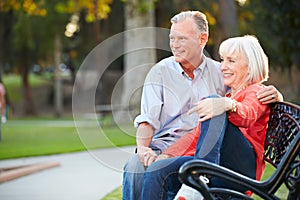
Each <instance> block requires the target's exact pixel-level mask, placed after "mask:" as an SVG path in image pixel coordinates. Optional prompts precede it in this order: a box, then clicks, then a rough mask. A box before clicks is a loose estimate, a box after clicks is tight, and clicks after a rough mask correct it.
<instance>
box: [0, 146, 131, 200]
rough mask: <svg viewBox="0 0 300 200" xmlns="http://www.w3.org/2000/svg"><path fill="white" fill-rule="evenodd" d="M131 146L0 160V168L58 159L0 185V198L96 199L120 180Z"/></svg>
mask: <svg viewBox="0 0 300 200" xmlns="http://www.w3.org/2000/svg"><path fill="white" fill-rule="evenodd" d="M133 152H134V147H124V148H112V149H102V150H92V151H89V152H88V151H85V152H76V153H70V154H58V155H51V156H38V157H28V158H20V159H10V160H2V161H0V168H1V167H12V166H16V165H27V164H34V163H39V162H49V161H58V162H59V163H60V166H58V167H54V168H51V169H46V170H43V171H40V172H36V173H33V174H30V175H27V176H23V177H21V178H17V179H14V180H11V181H7V182H4V183H1V184H0V199H1V200H100V199H101V198H102V197H104V196H105V195H106V194H107V193H109V192H111V191H112V190H114V189H115V188H117V187H118V186H120V185H121V183H122V167H123V165H124V163H125V162H126V160H127V158H128V157H129V156H131V155H132V153H133Z"/></svg>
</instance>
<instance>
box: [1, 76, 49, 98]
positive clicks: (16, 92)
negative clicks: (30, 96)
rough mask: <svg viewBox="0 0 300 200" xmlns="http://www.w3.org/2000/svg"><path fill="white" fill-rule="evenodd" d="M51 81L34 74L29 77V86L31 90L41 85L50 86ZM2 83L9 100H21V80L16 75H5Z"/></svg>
mask: <svg viewBox="0 0 300 200" xmlns="http://www.w3.org/2000/svg"><path fill="white" fill-rule="evenodd" d="M50 80H51V79H50V78H49V77H48V76H39V75H35V74H30V75H29V84H30V87H32V88H33V89H34V88H36V87H39V86H42V85H49V84H51V81H50ZM3 83H4V85H5V87H6V90H7V91H6V92H7V94H8V97H9V99H10V100H11V101H12V102H14V103H17V102H20V101H22V99H23V93H22V78H21V76H20V75H17V74H9V75H7V74H5V75H4V76H3Z"/></svg>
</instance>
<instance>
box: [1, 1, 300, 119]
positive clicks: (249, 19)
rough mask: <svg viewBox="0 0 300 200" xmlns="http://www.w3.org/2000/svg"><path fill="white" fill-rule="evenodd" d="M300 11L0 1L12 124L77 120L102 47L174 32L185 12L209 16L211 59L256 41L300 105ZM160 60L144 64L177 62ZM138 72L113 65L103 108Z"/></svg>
mask: <svg viewBox="0 0 300 200" xmlns="http://www.w3.org/2000/svg"><path fill="white" fill-rule="evenodd" d="M299 8H300V1H293V0H268V1H260V0H209V1H208V0H150V1H149V0H1V1H0V79H1V81H2V82H3V84H4V86H5V88H6V98H7V104H8V106H9V108H10V109H9V113H10V117H16V118H17V117H28V116H42V115H52V116H55V117H61V116H64V115H71V113H72V90H73V84H74V80H75V77H76V72H77V71H78V70H79V68H80V65H81V63H82V62H83V60H84V59H85V57H86V56H87V54H88V53H89V52H90V51H91V50H92V49H93V48H94V47H95V46H97V45H98V44H100V43H101V42H102V41H104V40H106V39H107V38H109V37H111V36H113V35H115V34H118V33H121V32H123V31H125V30H129V29H133V28H138V27H162V28H169V27H170V22H169V20H170V18H171V17H172V16H173V15H175V14H176V13H178V12H180V11H182V10H200V11H202V12H204V13H205V14H206V15H207V17H208V22H209V27H210V39H209V42H208V44H207V46H206V51H207V52H208V54H209V55H210V56H211V57H212V58H214V59H216V60H219V58H218V54H217V51H218V46H219V44H220V42H221V41H222V40H224V39H225V38H228V37H230V36H236V35H244V34H254V35H256V36H257V37H258V39H259V40H260V41H261V43H262V46H263V47H264V49H265V52H266V53H267V55H268V56H269V59H270V68H271V72H270V77H271V78H270V79H269V81H268V82H267V83H266V84H273V85H274V86H276V87H277V88H278V89H279V90H280V91H281V92H282V93H283V94H284V96H285V100H286V101H290V102H294V103H297V104H299V103H300V97H299V96H300V95H299V93H300V91H299V86H300V80H299V68H300V58H299V52H300V40H299V37H300V11H299ZM151 37H154V38H156V39H155V41H156V42H162V41H161V40H162V38H161V37H160V36H159V35H156V36H155V35H153V34H150V33H149V38H151ZM138 40H139V39H138V38H137V41H136V42H139V41H138ZM163 42H166V43H168V39H167V38H166V40H165V41H163ZM126 45H129V46H130V45H131V44H126V39H124V43H123V44H119V47H118V48H124V46H126ZM153 53H154V54H149V56H151V57H150V58H144V61H143V60H141V63H140V64H143V63H146V62H147V63H149V62H153V63H154V62H156V61H158V60H160V59H162V58H164V57H166V56H169V55H170V52H168V51H161V50H153ZM153 55H154V56H153ZM136 64H137V63H135V64H133V63H132V62H130V59H129V61H128V58H127V61H126V55H124V56H121V57H119V58H118V59H116V60H115V61H114V62H113V63H111V65H110V66H109V67H108V68H107V69H106V71H105V72H104V74H103V76H102V77H101V79H100V81H99V83H98V89H97V93H96V95H95V102H96V104H97V105H109V104H111V95H112V91H113V88H114V85H115V84H116V82H117V81H118V80H119V78H120V77H121V76H122V75H123V74H124V73H126V72H127V71H129V70H130V69H131V68H132V67H135V65H136ZM148 70H149V68H146V69H145V71H143V72H142V73H144V74H141V77H144V76H145V74H146V73H147V72H148ZM132 76H134V74H133V75H132ZM131 78H132V77H131ZM133 78H134V77H133ZM125 79H126V78H125ZM128 79H130V77H128ZM134 80H135V81H134V82H132V81H131V82H129V83H126V80H124V82H125V83H124V85H123V90H122V93H123V95H126V94H127V93H128V90H129V88H130V87H131V85H134V84H142V83H141V82H143V78H142V79H141V80H138V79H134ZM127 82H128V81H127ZM138 82H140V83H138ZM104 108H105V107H104Z"/></svg>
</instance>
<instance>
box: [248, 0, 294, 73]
mask: <svg viewBox="0 0 300 200" xmlns="http://www.w3.org/2000/svg"><path fill="white" fill-rule="evenodd" d="M299 7H300V1H286V0H269V1H260V0H249V3H247V4H246V6H245V9H246V10H247V12H251V13H253V19H251V20H249V23H248V25H249V26H248V29H247V30H245V31H247V32H249V31H250V32H251V33H253V34H256V35H258V36H259V39H260V40H261V42H262V44H263V46H264V47H265V49H266V52H267V54H268V56H269V57H270V58H271V59H270V60H271V62H272V63H273V64H274V65H279V66H281V68H282V69H285V68H291V67H292V66H298V67H299V68H300V59H299V58H298V57H299V56H298V54H299V53H298V52H299V51H300V41H299V39H298V37H299V35H300V12H299ZM274 65H273V66H274Z"/></svg>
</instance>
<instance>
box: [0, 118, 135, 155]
mask: <svg viewBox="0 0 300 200" xmlns="http://www.w3.org/2000/svg"><path fill="white" fill-rule="evenodd" d="M60 122H61V121H53V122H52V125H51V122H49V121H44V122H43V121H39V120H38V121H26V120H25V121H22V123H21V122H16V121H14V122H12V121H8V122H7V124H5V125H4V126H3V127H2V141H0V160H1V159H8V158H17V157H26V156H38V155H49V154H58V153H67V152H74V151H83V150H86V149H98V148H110V147H115V146H127V145H134V144H135V138H134V137H131V136H128V135H127V134H125V133H124V132H122V131H121V130H120V129H119V128H117V127H105V128H103V131H100V129H99V128H94V127H88V126H87V127H84V130H85V131H84V132H81V133H80V134H78V132H77V130H76V128H75V126H72V123H73V121H69V122H68V125H70V124H71V125H70V126H66V127H64V126H60V125H63V123H60ZM49 123H50V124H49ZM65 123H67V122H65Z"/></svg>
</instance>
